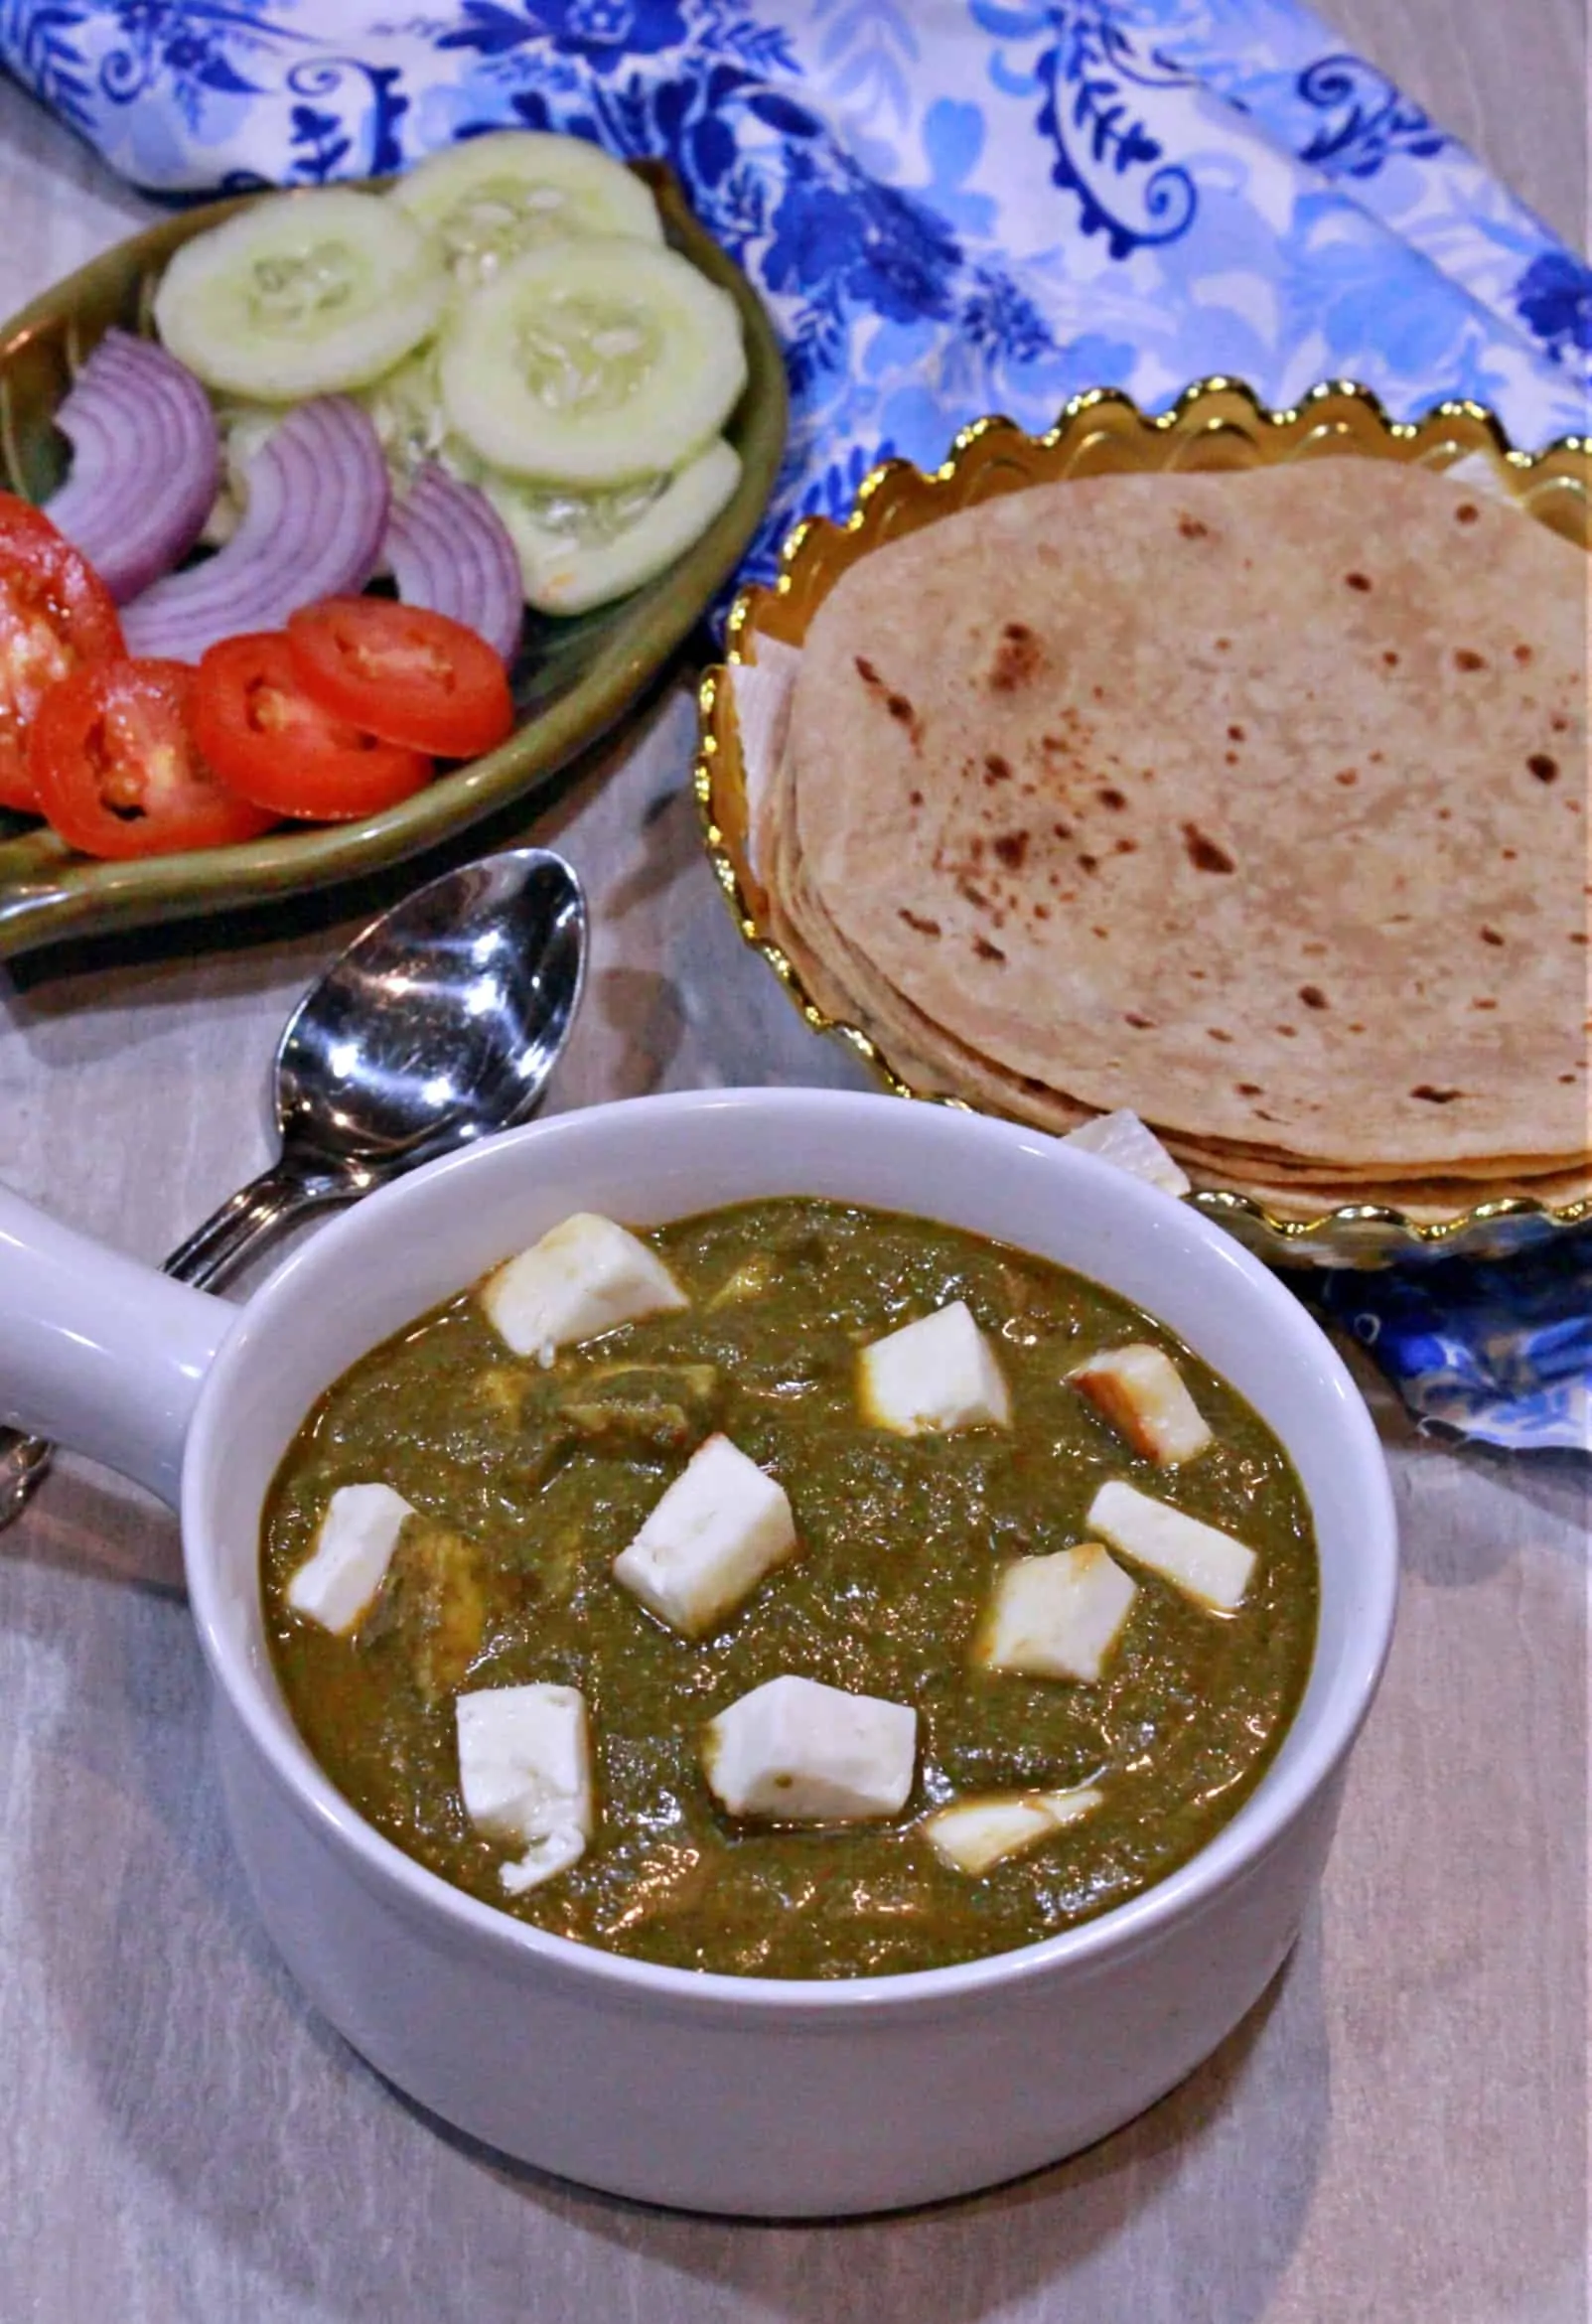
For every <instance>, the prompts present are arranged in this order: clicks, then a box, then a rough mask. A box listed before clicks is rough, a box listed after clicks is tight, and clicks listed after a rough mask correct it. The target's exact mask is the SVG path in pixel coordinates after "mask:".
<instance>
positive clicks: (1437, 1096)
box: [1409, 1082, 1465, 1105]
mask: <svg viewBox="0 0 1592 2324" xmlns="http://www.w3.org/2000/svg"><path fill="white" fill-rule="evenodd" d="M1409 1093H1410V1095H1411V1097H1420V1098H1423V1099H1424V1100H1425V1102H1426V1103H1427V1104H1428V1105H1452V1104H1453V1102H1454V1100H1455V1098H1456V1097H1463V1096H1464V1094H1465V1092H1464V1090H1463V1089H1437V1088H1435V1087H1434V1085H1433V1084H1432V1083H1430V1082H1417V1083H1416V1085H1415V1087H1414V1089H1411V1091H1410V1092H1409Z"/></svg>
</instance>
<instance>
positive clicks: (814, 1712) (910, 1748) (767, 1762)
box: [702, 1676, 918, 1823]
mask: <svg viewBox="0 0 1592 2324" xmlns="http://www.w3.org/2000/svg"><path fill="white" fill-rule="evenodd" d="M917 1756H918V1713H917V1712H916V1711H915V1710H914V1709H913V1708H912V1706H911V1705H910V1704H909V1703H904V1702H885V1701H883V1700H881V1699H880V1697H879V1696H878V1695H874V1694H847V1693H845V1692H844V1691H843V1689H841V1688H840V1687H838V1686H824V1685H821V1684H820V1683H819V1681H818V1680H817V1679H816V1678H798V1677H794V1676H792V1677H784V1678H770V1679H769V1680H768V1681H767V1683H766V1684H765V1685H762V1686H754V1687H753V1689H752V1691H751V1693H750V1694H743V1695H742V1696H741V1698H740V1700H739V1702H732V1703H731V1704H730V1706H729V1708H728V1710H722V1711H720V1713H719V1715H718V1717H717V1718H716V1719H712V1720H710V1721H709V1723H708V1728H707V1733H706V1736H705V1737H704V1739H703V1744H702V1767H703V1770H704V1772H705V1774H706V1776H707V1780H708V1783H709V1784H710V1785H711V1787H712V1789H713V1793H714V1796H715V1797H716V1798H717V1799H718V1801H719V1802H720V1804H721V1806H723V1807H725V1808H727V1809H728V1810H729V1812H730V1814H731V1815H732V1816H769V1817H773V1818H776V1819H777V1820H778V1821H780V1822H781V1823H849V1822H855V1821H857V1820H859V1819H861V1818H863V1817H865V1816H895V1815H897V1814H899V1813H900V1811H901V1810H902V1809H903V1808H904V1807H905V1806H906V1804H907V1795H908V1793H909V1792H910V1791H911V1790H912V1778H913V1769H914V1766H915V1764H916V1761H917Z"/></svg>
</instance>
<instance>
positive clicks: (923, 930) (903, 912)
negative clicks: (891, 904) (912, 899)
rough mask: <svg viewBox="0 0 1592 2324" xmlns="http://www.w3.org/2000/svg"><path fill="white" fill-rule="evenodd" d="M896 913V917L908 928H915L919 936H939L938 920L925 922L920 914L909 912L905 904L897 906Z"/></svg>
mask: <svg viewBox="0 0 1592 2324" xmlns="http://www.w3.org/2000/svg"><path fill="white" fill-rule="evenodd" d="M896 911H897V917H898V918H899V919H902V920H904V921H905V922H906V923H907V926H908V927H909V928H915V929H916V930H917V931H918V934H919V935H920V936H926V937H937V936H939V934H940V923H939V921H938V920H925V919H924V918H923V917H922V915H921V914H919V913H916V912H909V911H908V910H907V907H906V905H905V904H900V905H898V906H897V907H896Z"/></svg>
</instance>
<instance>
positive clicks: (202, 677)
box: [194, 630, 431, 822]
mask: <svg viewBox="0 0 1592 2324" xmlns="http://www.w3.org/2000/svg"><path fill="white" fill-rule="evenodd" d="M194 733H195V736H196V738H197V739H198V742H199V747H200V749H201V750H202V751H203V752H204V754H205V756H206V758H207V759H209V761H210V763H211V765H212V766H213V767H214V768H215V769H216V771H217V774H218V775H219V776H220V777H221V778H222V780H223V781H224V782H227V783H229V784H230V785H231V786H232V789H233V790H234V791H236V792H237V793H239V794H240V796H241V797H242V798H244V799H253V800H254V802H255V804H256V805H257V806H264V807H271V808H273V809H274V810H275V812H276V813H277V814H279V815H298V816H306V817H309V818H310V819H312V820H313V821H316V822H346V821H349V820H351V819H352V818H354V817H355V816H358V815H373V814H376V813H378V812H379V810H380V809H381V808H382V807H388V806H394V805H396V803H397V801H398V800H399V799H408V798H409V797H410V796H411V794H412V793H414V792H416V791H419V790H420V789H421V788H422V787H423V785H425V784H426V783H428V782H429V781H430V780H431V761H430V760H429V759H428V758H426V757H425V756H424V755H423V754H422V753H421V752H419V751H415V750H403V749H400V748H399V746H398V745H397V744H396V743H390V742H381V741H379V740H378V739H377V738H376V737H375V736H374V735H372V734H369V733H367V732H362V731H361V729H360V728H359V727H358V726H353V725H350V724H349V723H348V722H347V721H346V720H344V719H342V718H339V717H336V716H335V715H334V714H333V713H332V712H331V711H330V710H326V709H323V708H322V707H321V705H320V703H318V702H314V701H312V700H311V699H310V697H309V695H308V694H307V693H306V692H305V691H304V689H303V688H302V686H300V684H299V682H298V679H297V676H296V674H295V671H294V664H293V659H292V656H291V655H290V654H289V653H288V642H287V639H286V638H285V637H284V636H283V635H282V633H281V632H280V631H278V630H269V631H262V632H259V633H256V634H255V635H253V636H251V637H244V638H223V639H222V640H221V642H220V644H219V645H217V646H213V647H212V648H211V649H210V651H209V653H208V654H206V655H205V657H204V659H203V660H202V661H201V663H200V665H199V688H198V691H197V693H196V694H195V697H194Z"/></svg>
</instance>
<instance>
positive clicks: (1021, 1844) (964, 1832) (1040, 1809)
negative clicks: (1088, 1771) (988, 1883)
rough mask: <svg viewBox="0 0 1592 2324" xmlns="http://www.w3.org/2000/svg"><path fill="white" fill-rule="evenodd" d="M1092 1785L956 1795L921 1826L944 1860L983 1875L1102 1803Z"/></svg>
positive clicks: (976, 1875)
mask: <svg viewBox="0 0 1592 2324" xmlns="http://www.w3.org/2000/svg"><path fill="white" fill-rule="evenodd" d="M1101 1797H1102V1795H1101V1794H1100V1793H1099V1792H1098V1791H1096V1790H1095V1788H1094V1786H1093V1785H1092V1784H1080V1785H1079V1786H1078V1787H1077V1788H1076V1790H1074V1791H1071V1792H1007V1793H1002V1794H991V1795H990V1796H989V1797H987V1798H985V1799H981V1800H953V1801H952V1802H951V1804H950V1806H949V1807H948V1808H937V1809H936V1810H935V1813H934V1814H933V1815H932V1816H925V1817H924V1819H923V1821H922V1823H921V1824H920V1825H919V1826H918V1828H919V1830H920V1831H921V1832H922V1833H923V1835H924V1837H925V1839H927V1840H928V1842H929V1844H930V1846H931V1847H932V1848H933V1849H934V1851H935V1854H936V1855H937V1856H938V1857H939V1858H940V1860H941V1863H942V1864H948V1865H949V1866H950V1869H951V1870H952V1871H953V1872H966V1873H968V1874H969V1875H970V1876H971V1877H972V1878H973V1879H975V1880H976V1879H979V1878H980V1877H981V1876H982V1875H983V1874H984V1873H985V1872H988V1871H989V1870H990V1869H991V1868H992V1866H994V1865H996V1864H1000V1863H1003V1862H1004V1861H1005V1859H1006V1858H1007V1857H1008V1856H1019V1855H1021V1854H1022V1853H1023V1852H1024V1850H1025V1849H1027V1848H1033V1847H1037V1846H1038V1845H1039V1843H1040V1841H1041V1840H1046V1839H1049V1838H1050V1837H1051V1835H1052V1833H1054V1832H1058V1831H1060V1830H1061V1829H1062V1827H1063V1825H1064V1824H1068V1823H1076V1822H1077V1821H1078V1818H1079V1817H1080V1816H1087V1815H1088V1813H1089V1812H1090V1810H1091V1809H1094V1808H1097V1807H1098V1806H1099V1804H1100V1800H1101Z"/></svg>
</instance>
